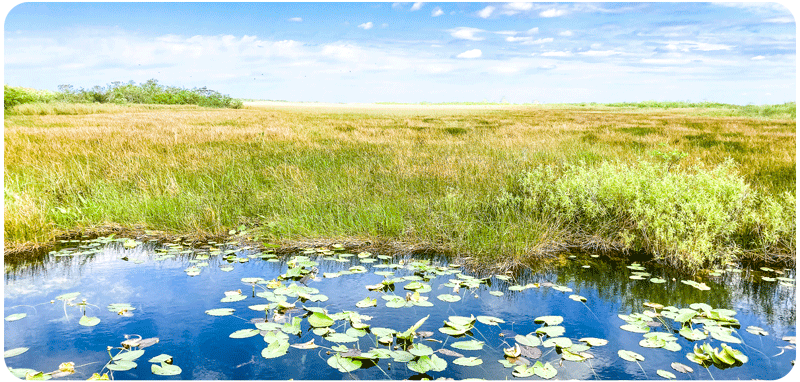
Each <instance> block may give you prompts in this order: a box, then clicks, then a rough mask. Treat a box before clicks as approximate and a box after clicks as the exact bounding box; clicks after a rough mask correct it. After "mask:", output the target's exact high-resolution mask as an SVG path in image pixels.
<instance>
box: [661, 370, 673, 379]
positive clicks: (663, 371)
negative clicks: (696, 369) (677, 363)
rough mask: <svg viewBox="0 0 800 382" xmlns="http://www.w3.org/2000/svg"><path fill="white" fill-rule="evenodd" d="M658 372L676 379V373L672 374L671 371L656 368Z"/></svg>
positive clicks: (663, 376) (662, 375) (668, 377)
mask: <svg viewBox="0 0 800 382" xmlns="http://www.w3.org/2000/svg"><path fill="white" fill-rule="evenodd" d="M656 374H658V375H659V376H661V377H662V378H666V379H675V378H676V377H675V374H672V373H670V372H668V371H666V370H661V369H658V370H656Z"/></svg>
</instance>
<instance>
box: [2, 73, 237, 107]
mask: <svg viewBox="0 0 800 382" xmlns="http://www.w3.org/2000/svg"><path fill="white" fill-rule="evenodd" d="M58 90H59V91H58V92H56V93H53V92H44V91H36V90H32V89H24V88H13V87H10V86H8V85H6V87H5V97H4V100H5V109H6V110H8V109H9V108H12V107H14V106H16V105H20V104H23V103H36V102H52V101H57V102H65V103H116V104H160V105H198V106H204V107H218V108H226V107H227V108H234V109H240V108H241V107H242V101H240V100H237V99H233V98H231V97H229V96H227V95H223V94H220V93H218V92H216V91H214V90H210V89H207V88H205V87H203V88H195V89H184V88H178V87H174V86H163V85H160V84H159V83H158V81H157V80H154V79H152V80H148V81H146V82H144V83H142V84H138V85H137V84H136V83H134V82H133V81H131V82H128V83H127V84H123V83H122V82H112V83H111V84H109V85H108V86H106V87H102V86H95V87H92V88H91V89H75V88H74V87H73V86H72V85H60V86H59V87H58Z"/></svg>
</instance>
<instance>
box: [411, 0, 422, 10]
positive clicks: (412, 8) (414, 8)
mask: <svg viewBox="0 0 800 382" xmlns="http://www.w3.org/2000/svg"><path fill="white" fill-rule="evenodd" d="M423 5H425V3H423V2H421V1H418V2H416V3H414V5H412V6H411V11H412V12H413V11H418V10H420V9H422V6H423Z"/></svg>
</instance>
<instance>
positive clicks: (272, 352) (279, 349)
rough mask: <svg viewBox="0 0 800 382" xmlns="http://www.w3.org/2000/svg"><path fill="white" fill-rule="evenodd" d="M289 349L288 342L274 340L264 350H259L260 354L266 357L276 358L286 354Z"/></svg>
mask: <svg viewBox="0 0 800 382" xmlns="http://www.w3.org/2000/svg"><path fill="white" fill-rule="evenodd" d="M288 350H289V343H288V342H285V341H275V342H273V343H271V344H269V346H267V347H266V348H264V350H262V351H261V356H262V357H264V358H267V359H270V358H278V357H281V356H283V355H285V354H286V352H287V351H288Z"/></svg>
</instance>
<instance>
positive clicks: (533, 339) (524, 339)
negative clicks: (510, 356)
mask: <svg viewBox="0 0 800 382" xmlns="http://www.w3.org/2000/svg"><path fill="white" fill-rule="evenodd" d="M514 340H515V341H517V343H519V344H520V345H525V346H530V347H534V346H539V345H541V344H542V341H541V340H539V337H537V336H535V335H534V334H533V333H531V334H528V335H527V336H523V335H519V334H518V335H517V336H516V337H514Z"/></svg>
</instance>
